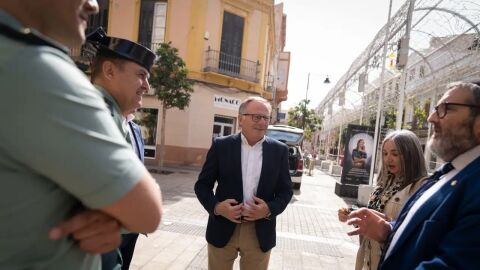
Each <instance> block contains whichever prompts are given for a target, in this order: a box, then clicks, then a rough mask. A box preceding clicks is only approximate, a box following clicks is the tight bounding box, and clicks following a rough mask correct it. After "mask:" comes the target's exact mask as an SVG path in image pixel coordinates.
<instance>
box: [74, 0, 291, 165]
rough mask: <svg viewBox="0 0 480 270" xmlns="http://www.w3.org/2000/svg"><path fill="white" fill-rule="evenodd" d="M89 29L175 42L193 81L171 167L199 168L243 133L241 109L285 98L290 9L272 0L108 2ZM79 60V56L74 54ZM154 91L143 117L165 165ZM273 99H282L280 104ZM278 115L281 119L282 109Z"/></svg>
mask: <svg viewBox="0 0 480 270" xmlns="http://www.w3.org/2000/svg"><path fill="white" fill-rule="evenodd" d="M99 4H100V8H101V10H100V14H99V15H97V16H95V18H91V20H90V21H91V25H90V27H89V29H94V28H96V26H98V25H103V26H104V27H105V28H106V29H107V33H108V35H110V36H115V37H121V38H126V39H130V40H133V41H137V42H139V43H141V44H143V45H145V46H147V47H150V48H152V49H153V50H155V48H157V47H158V44H159V43H161V42H171V45H172V46H173V47H175V48H177V49H178V50H179V55H180V56H181V57H182V58H183V59H184V60H185V62H186V64H187V68H188V70H189V75H188V77H189V79H191V80H192V81H193V82H194V86H193V90H194V91H193V93H192V95H191V100H190V104H189V106H188V107H187V108H186V109H185V110H178V109H170V110H167V113H166V122H165V164H167V165H181V166H193V167H199V166H201V165H202V164H203V162H204V160H205V156H206V153H207V151H208V149H209V147H210V145H211V142H212V139H213V138H214V137H217V136H225V135H229V134H233V133H237V132H239V131H240V129H239V126H238V107H239V104H240V103H241V102H242V101H243V100H244V99H245V98H247V97H249V96H252V95H254V96H262V97H265V98H266V99H268V100H271V101H272V103H273V104H272V105H273V107H274V108H278V107H279V106H278V105H279V103H280V102H281V101H283V100H286V97H287V93H288V89H287V82H288V68H289V62H290V54H289V53H288V52H284V51H283V47H284V42H285V28H286V27H285V20H286V16H285V15H284V14H283V6H282V4H280V5H276V6H275V5H274V1H273V0H255V1H252V0H168V1H154V0H110V1H107V0H104V1H99ZM74 58H75V57H74ZM153 93H154V90H153V89H152V91H151V92H150V93H149V95H146V96H145V97H144V102H143V108H142V109H140V110H139V112H137V114H136V120H137V121H138V122H139V123H140V125H141V126H142V132H143V136H144V138H145V143H146V152H145V154H146V164H148V165H157V164H158V162H159V153H160V139H161V132H160V126H161V119H162V116H161V113H162V109H161V108H162V104H161V102H160V101H158V100H157V99H156V97H155V96H154V95H152V94H153ZM274 99H275V100H276V101H274ZM274 114H275V115H274V116H273V118H274V119H276V112H274Z"/></svg>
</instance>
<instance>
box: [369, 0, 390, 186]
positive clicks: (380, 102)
mask: <svg viewBox="0 0 480 270" xmlns="http://www.w3.org/2000/svg"><path fill="white" fill-rule="evenodd" d="M391 14H392V0H390V6H389V8H388V19H387V24H386V26H385V27H386V29H385V40H384V42H383V60H382V72H381V73H380V93H379V97H378V104H377V118H376V122H375V135H374V139H373V151H372V163H371V165H370V179H369V184H370V185H371V186H372V185H373V174H374V173H375V165H376V158H377V150H378V141H379V138H380V128H381V126H380V117H381V115H382V108H383V92H384V85H383V83H384V77H385V62H386V61H387V43H388V36H389V35H390V17H391Z"/></svg>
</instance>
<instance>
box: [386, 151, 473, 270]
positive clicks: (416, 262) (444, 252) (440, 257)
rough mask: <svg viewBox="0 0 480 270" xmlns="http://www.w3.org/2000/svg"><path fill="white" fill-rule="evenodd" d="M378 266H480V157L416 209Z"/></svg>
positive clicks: (453, 267) (465, 267) (410, 267)
mask: <svg viewBox="0 0 480 270" xmlns="http://www.w3.org/2000/svg"><path fill="white" fill-rule="evenodd" d="M414 196H415V195H413V196H412V197H414ZM407 204H408V203H406V204H405V205H407ZM403 211H405V209H402V212H403ZM401 214H402V213H400V215H401ZM380 269H462V270H466V269H480V158H477V159H475V160H474V161H473V162H471V163H470V164H468V165H467V167H465V168H464V169H463V170H461V171H460V172H459V173H458V174H457V175H455V176H454V177H453V178H452V179H451V180H449V181H448V182H447V183H445V185H444V186H443V187H442V188H440V190H438V191H437V192H436V193H435V194H434V195H433V196H432V197H431V198H429V199H428V200H427V201H426V202H425V203H424V204H423V205H422V206H421V207H420V208H419V209H418V211H417V212H416V213H415V215H414V216H413V218H412V220H410V222H409V223H408V225H407V226H406V227H405V230H404V231H403V234H402V235H401V236H400V238H399V239H398V242H397V243H396V244H395V246H394V247H393V249H392V252H391V253H390V255H389V256H388V257H386V258H385V259H384V261H383V263H381V268H380Z"/></svg>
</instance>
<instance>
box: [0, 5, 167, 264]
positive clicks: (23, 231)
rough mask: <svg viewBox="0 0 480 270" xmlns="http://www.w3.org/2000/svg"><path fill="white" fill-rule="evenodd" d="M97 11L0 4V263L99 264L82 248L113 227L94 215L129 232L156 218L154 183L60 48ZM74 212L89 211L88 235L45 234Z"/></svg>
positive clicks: (146, 228)
mask: <svg viewBox="0 0 480 270" xmlns="http://www.w3.org/2000/svg"><path fill="white" fill-rule="evenodd" d="M96 12H98V6H97V3H96V1H94V0H93V1H92V0H69V1H65V0H35V1H31V0H2V1H0V81H1V82H2V83H1V84H0V93H1V95H2V96H1V98H0V114H1V115H4V116H8V117H5V118H4V121H3V123H2V124H3V126H4V128H2V129H0V179H1V180H2V188H1V189H0V220H1V221H2V222H0V269H100V267H101V266H100V257H99V256H98V255H92V254H89V253H87V252H86V251H85V247H86V246H89V242H90V243H91V242H92V241H91V238H92V237H93V238H95V237H100V238H102V237H101V235H102V233H104V231H105V230H106V231H110V230H114V231H117V233H118V226H117V227H115V226H113V227H111V228H110V227H105V226H103V225H102V224H104V223H103V221H105V220H108V219H110V220H112V219H113V220H116V222H118V223H119V224H120V225H121V226H123V227H125V228H126V229H128V230H129V231H133V232H151V231H154V230H155V229H156V228H157V226H158V224H159V222H160V217H161V196H160V191H159V189H158V185H156V183H155V180H154V179H153V178H152V177H151V175H150V174H149V173H148V172H147V170H146V169H145V167H144V166H143V164H142V163H141V162H140V161H139V160H138V158H137V157H136V156H135V153H134V151H132V148H131V147H130V145H129V144H128V143H126V141H125V138H124V137H123V136H122V134H121V133H120V132H119V130H118V128H117V127H116V125H115V122H114V121H113V120H112V117H111V116H110V112H109V111H108V109H107V107H106V105H105V103H104V101H103V99H102V98H101V97H100V95H99V94H98V92H97V91H96V90H95V89H94V88H93V86H92V85H91V83H90V82H89V81H88V79H87V78H86V77H85V76H84V74H83V73H82V72H81V71H79V70H78V69H77V68H76V67H75V65H74V63H73V62H72V61H71V59H70V58H69V57H68V54H67V48H66V46H70V47H73V46H78V45H80V44H81V43H82V42H83V41H84V39H85V36H84V31H85V28H86V21H87V18H88V15H91V14H94V13H96ZM133 202H134V203H133ZM78 213H80V214H78ZM85 213H87V214H85ZM75 214H77V215H83V216H86V215H87V216H88V215H90V216H93V217H94V219H93V224H95V222H96V223H97V225H99V226H93V227H95V228H97V231H96V234H95V235H93V236H92V235H90V236H85V235H82V233H81V230H80V231H78V230H77V231H76V232H75V233H73V235H72V237H60V238H59V236H63V235H64V234H68V233H69V231H60V232H59V231H58V230H54V231H50V229H51V228H52V227H53V226H55V225H56V224H59V223H61V222H63V221H66V220H68V219H70V218H72V217H73V216H74V215H75ZM100 216H101V218H98V217H100ZM109 224H111V223H109ZM91 225H92V223H90V227H88V226H87V227H88V228H91V227H92V226H91ZM82 226H83V225H82ZM98 228H102V229H98ZM77 229H78V227H77ZM102 230H103V231H102ZM49 233H50V235H49ZM110 235H111V234H110ZM49 237H50V238H56V239H57V240H55V241H53V240H51V239H50V238H49ZM58 238H59V239H58ZM74 239H75V240H77V241H75V240H74ZM98 250H101V248H99V249H98Z"/></svg>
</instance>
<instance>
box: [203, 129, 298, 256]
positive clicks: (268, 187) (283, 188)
mask: <svg viewBox="0 0 480 270" xmlns="http://www.w3.org/2000/svg"><path fill="white" fill-rule="evenodd" d="M262 147H263V161H262V171H261V174H260V181H259V183H258V188H257V194H256V196H257V197H259V198H261V199H263V200H264V201H265V202H266V203H267V204H268V207H269V208H270V212H271V216H270V220H267V219H261V220H257V221H256V222H255V229H256V233H257V238H258V241H259V243H260V248H261V249H262V250H263V251H264V252H266V251H268V250H270V249H271V248H273V247H274V246H275V243H276V232H275V226H276V216H277V215H279V214H280V213H282V212H283V210H285V208H286V207H287V205H288V203H289V202H290V199H291V198H292V195H293V191H292V181H291V179H290V173H289V171H288V147H287V146H286V145H285V144H283V143H281V142H279V141H276V140H274V139H271V138H268V137H266V139H265V141H264V142H263V145H262ZM215 182H217V184H218V185H217V188H216V190H215V193H214V192H213V187H214V184H215ZM242 183H243V181H242V164H241V137H240V133H238V134H235V135H230V136H226V137H220V138H216V139H215V140H214V141H213V144H212V146H211V147H210V150H209V151H208V154H207V159H206V161H205V164H204V165H203V168H202V171H201V173H200V175H199V176H198V181H197V182H196V183H195V193H196V194H197V197H198V200H199V201H200V203H201V204H202V205H203V207H204V208H205V209H206V210H207V211H208V213H209V214H210V216H209V218H208V225H207V242H208V243H210V244H212V245H213V246H215V247H220V248H221V247H224V246H225V245H226V244H227V243H228V241H229V240H230V237H231V236H232V234H233V231H234V230H235V226H236V224H235V223H233V222H231V221H230V220H228V219H226V218H224V217H223V216H216V215H215V214H214V212H213V210H214V208H215V205H216V204H217V203H218V202H221V201H224V200H226V199H235V200H237V201H238V202H239V203H241V202H243V186H242Z"/></svg>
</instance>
